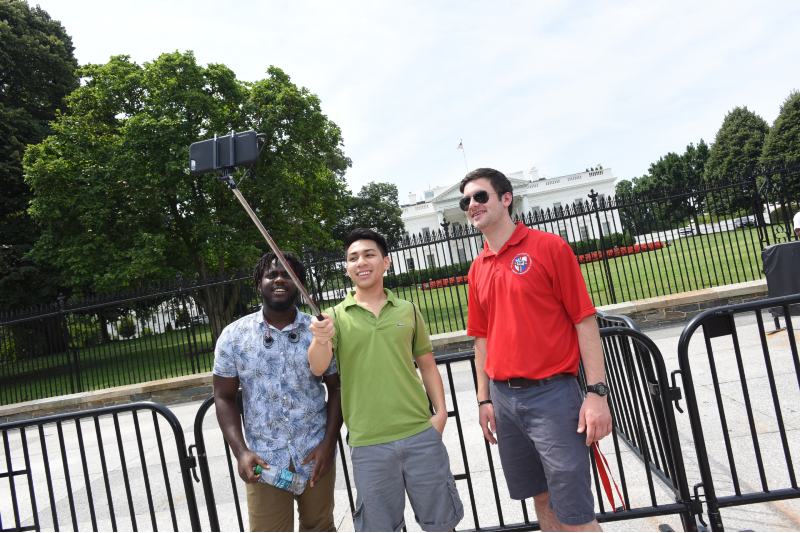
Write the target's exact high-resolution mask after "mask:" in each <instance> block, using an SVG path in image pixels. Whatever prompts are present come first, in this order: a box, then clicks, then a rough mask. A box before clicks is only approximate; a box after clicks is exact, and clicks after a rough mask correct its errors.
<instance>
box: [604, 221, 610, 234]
mask: <svg viewBox="0 0 800 533" xmlns="http://www.w3.org/2000/svg"><path fill="white" fill-rule="evenodd" d="M606 235H611V229H610V228H609V225H608V222H603V236H606Z"/></svg>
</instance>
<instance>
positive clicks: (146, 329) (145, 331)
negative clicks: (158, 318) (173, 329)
mask: <svg viewBox="0 0 800 533" xmlns="http://www.w3.org/2000/svg"><path fill="white" fill-rule="evenodd" d="M147 335H154V333H153V330H152V329H150V328H149V327H147V326H145V327H143V328H142V337H145V336H147Z"/></svg>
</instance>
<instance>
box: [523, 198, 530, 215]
mask: <svg viewBox="0 0 800 533" xmlns="http://www.w3.org/2000/svg"><path fill="white" fill-rule="evenodd" d="M530 212H531V202H530V200H529V199H528V197H527V196H526V195H523V196H522V214H523V215H524V216H528V214H529V213H530Z"/></svg>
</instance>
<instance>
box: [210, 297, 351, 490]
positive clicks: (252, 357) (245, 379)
mask: <svg viewBox="0 0 800 533" xmlns="http://www.w3.org/2000/svg"><path fill="white" fill-rule="evenodd" d="M310 324H311V316H310V315H307V314H306V313H301V312H300V311H299V310H298V311H297V317H296V318H295V321H294V324H289V325H288V326H286V327H285V328H283V330H282V331H279V330H278V329H277V328H275V327H274V326H272V325H270V326H269V330H270V333H271V335H272V339H273V343H272V345H271V346H270V347H269V348H267V347H265V346H264V337H265V336H266V335H267V324H266V322H265V321H264V316H263V315H262V314H261V310H259V311H258V312H256V313H253V314H252V315H248V316H246V317H244V318H241V319H239V320H237V321H236V322H234V323H233V324H230V325H228V327H226V328H225V329H224V330H223V331H222V335H220V337H219V340H218V341H217V347H216V349H215V350H214V374H216V375H218V376H221V377H223V378H233V377H238V378H239V383H240V384H241V387H242V400H243V403H244V435H245V439H246V441H247V446H248V448H250V450H251V451H253V452H255V453H256V454H258V455H259V456H260V457H261V458H262V459H264V461H266V463H267V464H268V465H270V466H277V467H278V468H286V469H288V468H289V460H290V459H291V460H292V462H293V463H294V468H295V470H296V471H297V472H298V473H300V474H302V475H304V476H306V477H307V478H310V477H311V473H312V472H313V471H314V461H311V462H310V463H308V464H307V465H301V464H300V463H301V462H302V461H303V460H305V458H306V457H308V454H309V453H311V450H313V449H314V448H315V447H317V446H318V445H319V443H320V442H322V439H323V438H324V437H325V426H326V423H327V403H326V401H325V386H324V385H323V383H322V378H321V377H317V376H315V375H314V374H313V373H312V372H311V367H310V366H309V363H308V347H309V346H310V345H311V340H312V339H313V337H312V335H311V331H310V330H309V329H308V327H309V325H310ZM293 326H294V332H295V333H296V334H297V335H298V341H297V342H291V340H290V339H289V336H290V335H291V333H292V327H293ZM335 372H336V364H335V362H334V361H333V360H332V361H331V366H330V367H329V368H328V370H327V371H326V372H325V374H324V375H326V376H327V375H330V374H334V373H335Z"/></svg>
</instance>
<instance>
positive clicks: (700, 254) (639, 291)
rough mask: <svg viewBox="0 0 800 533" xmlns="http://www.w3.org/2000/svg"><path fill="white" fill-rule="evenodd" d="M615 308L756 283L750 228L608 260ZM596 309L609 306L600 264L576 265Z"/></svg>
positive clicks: (755, 247)
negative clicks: (748, 282)
mask: <svg viewBox="0 0 800 533" xmlns="http://www.w3.org/2000/svg"><path fill="white" fill-rule="evenodd" d="M608 263H609V264H608V270H609V271H610V275H611V279H612V280H613V288H614V293H615V296H616V301H617V303H620V302H627V301H630V300H640V299H643V298H652V297H654V296H663V295H666V294H676V293H679V292H686V291H694V290H698V289H706V288H709V287H717V286H720V285H728V284H731V283H740V282H743V281H752V280H755V279H760V278H761V277H762V274H761V245H760V244H759V241H758V231H757V230H756V229H755V228H746V229H739V230H731V231H724V232H720V233H712V234H709V235H699V236H695V237H686V238H682V239H676V240H675V241H673V242H672V245H671V246H668V247H665V248H662V249H661V250H655V251H652V252H645V253H641V254H635V255H629V256H624V257H616V258H612V259H609V260H608ZM581 270H582V272H583V277H584V279H585V280H586V286H587V288H588V289H589V293H590V295H591V297H592V301H593V302H594V304H595V305H606V304H610V303H613V302H612V301H611V298H610V294H609V291H607V286H608V281H607V280H608V272H606V271H605V264H604V262H603V261H595V262H593V263H588V264H584V265H581Z"/></svg>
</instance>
